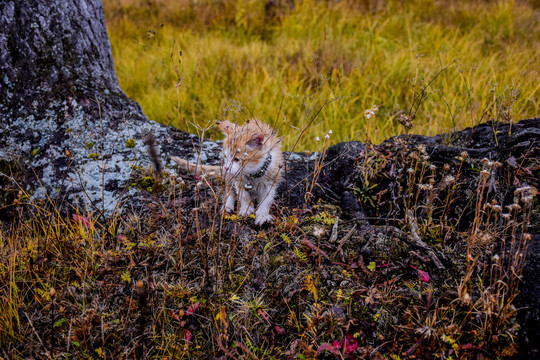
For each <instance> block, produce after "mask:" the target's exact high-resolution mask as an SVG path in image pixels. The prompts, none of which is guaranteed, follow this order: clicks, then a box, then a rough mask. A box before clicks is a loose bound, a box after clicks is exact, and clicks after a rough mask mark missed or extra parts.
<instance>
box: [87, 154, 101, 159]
mask: <svg viewBox="0 0 540 360" xmlns="http://www.w3.org/2000/svg"><path fill="white" fill-rule="evenodd" d="M99 156H100V155H99V154H98V153H90V154H88V158H89V159H92V160H97V159H99Z"/></svg>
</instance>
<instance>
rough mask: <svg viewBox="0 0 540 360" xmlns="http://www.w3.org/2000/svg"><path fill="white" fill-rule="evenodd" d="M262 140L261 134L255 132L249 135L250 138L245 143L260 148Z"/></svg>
mask: <svg viewBox="0 0 540 360" xmlns="http://www.w3.org/2000/svg"><path fill="white" fill-rule="evenodd" d="M263 141H264V135H263V134H255V135H253V136H252V137H251V139H249V141H248V142H247V144H246V145H247V146H249V147H251V148H254V149H262V146H263Z"/></svg>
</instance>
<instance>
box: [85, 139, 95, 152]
mask: <svg viewBox="0 0 540 360" xmlns="http://www.w3.org/2000/svg"><path fill="white" fill-rule="evenodd" d="M93 147H94V143H93V142H91V141H88V142H86V143H85V144H84V148H85V149H86V150H90V149H91V148H93Z"/></svg>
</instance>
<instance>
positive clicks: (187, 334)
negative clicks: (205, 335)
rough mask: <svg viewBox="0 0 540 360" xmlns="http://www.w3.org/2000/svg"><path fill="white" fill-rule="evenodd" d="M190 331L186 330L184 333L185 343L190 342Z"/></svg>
mask: <svg viewBox="0 0 540 360" xmlns="http://www.w3.org/2000/svg"><path fill="white" fill-rule="evenodd" d="M191 337H192V336H191V331H189V330H186V332H185V333H184V339H185V340H186V341H187V342H190V341H191Z"/></svg>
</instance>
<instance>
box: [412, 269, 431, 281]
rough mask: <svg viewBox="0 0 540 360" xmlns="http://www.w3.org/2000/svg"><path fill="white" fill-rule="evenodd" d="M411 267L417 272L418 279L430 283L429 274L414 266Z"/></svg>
mask: <svg viewBox="0 0 540 360" xmlns="http://www.w3.org/2000/svg"><path fill="white" fill-rule="evenodd" d="M409 266H410V267H412V268H413V269H414V270H416V272H417V273H418V278H419V279H420V281H423V282H429V274H428V273H427V272H425V271H422V270H420V269H419V268H417V267H416V266H414V265H409Z"/></svg>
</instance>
